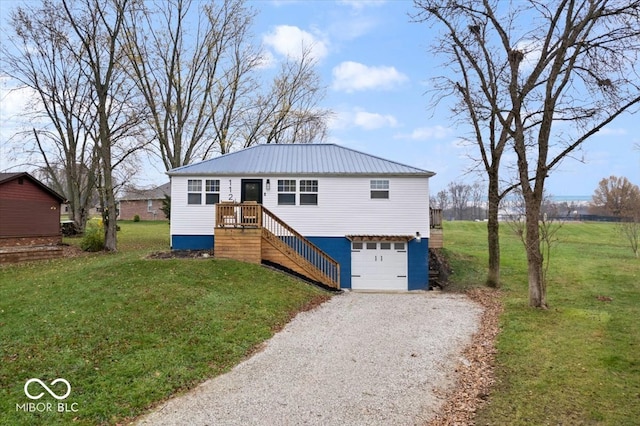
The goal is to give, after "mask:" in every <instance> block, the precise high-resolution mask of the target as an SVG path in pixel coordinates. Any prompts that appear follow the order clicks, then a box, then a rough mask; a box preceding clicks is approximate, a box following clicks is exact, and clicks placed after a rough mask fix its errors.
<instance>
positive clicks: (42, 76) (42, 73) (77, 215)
mask: <svg viewBox="0 0 640 426" xmlns="http://www.w3.org/2000/svg"><path fill="white" fill-rule="evenodd" d="M58 6H59V5H57V4H55V3H54V2H51V1H44V2H42V4H41V5H38V6H32V5H24V6H20V7H17V8H16V9H14V10H13V11H12V12H11V20H10V27H11V31H12V33H11V35H10V36H9V37H8V40H9V42H8V43H7V44H3V45H2V47H1V51H2V58H3V65H4V66H3V70H4V71H5V72H6V73H7V74H8V75H10V76H11V77H13V78H14V79H16V80H18V81H20V82H21V83H22V84H23V85H24V86H26V87H29V88H30V89H32V90H33V92H34V93H35V94H36V96H37V97H38V100H39V102H38V103H37V108H36V110H35V112H33V113H32V114H30V118H31V119H32V122H33V123H35V124H37V125H38V127H34V128H32V129H29V130H27V131H26V132H23V135H22V137H21V138H19V139H20V140H25V139H26V140H27V141H30V142H28V143H27V144H26V145H23V144H21V145H20V146H19V147H18V146H17V147H16V148H15V149H20V150H23V149H27V150H32V151H33V152H35V153H36V157H38V158H39V161H38V162H37V165H38V166H39V170H40V171H41V173H42V174H43V175H44V178H45V180H46V181H47V183H48V184H49V185H50V186H51V187H52V188H53V189H55V190H56V191H58V192H59V193H60V194H63V195H64V196H65V198H66V199H67V202H68V204H69V207H70V210H69V218H70V219H71V220H73V222H74V225H75V228H76V231H78V232H82V231H83V230H84V227H85V224H86V221H87V219H88V216H89V208H90V203H91V201H92V195H93V193H94V190H95V186H96V170H97V167H98V163H97V161H95V159H96V157H95V152H94V147H95V145H94V144H93V140H92V139H91V137H90V131H91V130H90V129H91V128H92V127H93V126H94V122H95V115H94V114H93V110H92V109H91V108H88V107H87V105H88V103H90V101H91V91H90V85H89V84H87V80H86V78H85V76H84V74H83V71H82V69H81V64H80V62H79V61H78V60H77V57H76V53H74V52H79V51H80V50H81V49H80V46H79V42H78V40H77V39H74V38H73V37H72V36H71V34H70V33H69V28H68V26H66V25H63V24H61V23H62V22H64V21H65V16H64V15H63V11H62V10H61V8H60V7H58ZM41 123H42V124H41ZM47 123H49V124H47ZM29 136H32V137H29ZM31 141H32V142H31Z"/></svg>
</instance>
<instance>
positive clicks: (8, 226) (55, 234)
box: [0, 173, 65, 261]
mask: <svg viewBox="0 0 640 426" xmlns="http://www.w3.org/2000/svg"><path fill="white" fill-rule="evenodd" d="M64 201H65V199H64V197H62V196H61V195H60V194H58V193H57V192H55V191H53V190H52V189H51V188H49V187H47V186H46V185H45V184H43V183H42V182H40V181H39V180H37V179H36V178H34V177H33V176H31V175H30V174H28V173H0V249H2V250H1V252H0V260H2V261H17V260H34V259H42V258H50V257H57V256H59V255H61V254H62V250H61V248H60V247H59V246H58V245H59V244H60V243H61V242H62V233H61V231H60V205H61V204H62V203H63V202H64Z"/></svg>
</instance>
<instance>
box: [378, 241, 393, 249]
mask: <svg viewBox="0 0 640 426" xmlns="http://www.w3.org/2000/svg"><path fill="white" fill-rule="evenodd" d="M380 250H391V243H380Z"/></svg>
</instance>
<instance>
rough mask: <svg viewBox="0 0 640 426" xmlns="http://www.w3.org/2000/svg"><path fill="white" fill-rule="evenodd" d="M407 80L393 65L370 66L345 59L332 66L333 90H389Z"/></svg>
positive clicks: (349, 91)
mask: <svg viewBox="0 0 640 426" xmlns="http://www.w3.org/2000/svg"><path fill="white" fill-rule="evenodd" d="M407 80H408V77H407V76H406V75H404V74H402V73H401V72H399V71H398V70H396V69H395V67H387V66H378V67H375V66H373V67H370V66H367V65H363V64H361V63H358V62H352V61H347V62H343V63H341V64H340V65H338V66H336V67H335V68H333V85H332V87H333V88H334V89H335V90H342V91H345V92H348V93H351V92H355V91H358V90H370V89H378V90H389V89H392V88H394V87H395V86H398V85H399V84H401V83H403V82H405V81H407Z"/></svg>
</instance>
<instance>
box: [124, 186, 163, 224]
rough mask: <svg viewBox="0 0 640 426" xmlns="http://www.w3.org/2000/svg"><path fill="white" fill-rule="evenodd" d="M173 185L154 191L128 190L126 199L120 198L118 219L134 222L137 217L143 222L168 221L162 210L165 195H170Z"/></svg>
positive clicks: (157, 188) (160, 187)
mask: <svg viewBox="0 0 640 426" xmlns="http://www.w3.org/2000/svg"><path fill="white" fill-rule="evenodd" d="M170 193H171V183H169V182H167V183H165V184H164V185H161V186H158V187H156V188H153V189H136V188H130V189H128V190H127V192H126V194H125V195H124V197H122V198H120V200H119V202H120V210H119V215H118V219H120V220H133V219H134V217H135V216H136V215H137V216H139V217H140V219H141V220H166V219H167V218H166V216H165V215H164V213H163V211H162V210H161V209H162V201H163V200H164V199H165V195H170Z"/></svg>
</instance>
